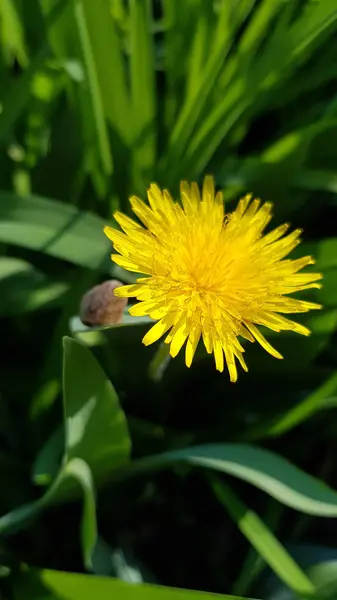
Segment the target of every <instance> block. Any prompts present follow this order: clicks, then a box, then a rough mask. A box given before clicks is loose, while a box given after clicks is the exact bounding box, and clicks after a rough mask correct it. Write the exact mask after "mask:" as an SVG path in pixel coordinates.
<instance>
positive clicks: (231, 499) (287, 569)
mask: <svg viewBox="0 0 337 600" xmlns="http://www.w3.org/2000/svg"><path fill="white" fill-rule="evenodd" d="M208 480H209V482H210V485H211V487H212V489H213V491H214V493H215V495H216V496H217V498H218V500H219V501H220V502H221V504H223V505H224V506H225V508H226V509H227V511H228V513H229V515H230V517H231V518H232V520H233V521H234V523H236V525H237V526H238V528H239V529H240V531H241V532H242V533H243V535H244V536H245V537H246V538H247V540H248V541H249V542H250V543H251V544H252V546H253V547H254V548H255V550H256V551H257V552H258V553H259V554H260V555H261V556H262V557H263V558H264V560H265V561H266V563H267V564H268V565H269V566H270V567H271V568H272V569H273V571H274V573H276V575H278V577H279V578H280V579H281V580H282V581H283V582H284V583H285V584H286V585H288V586H289V587H290V588H291V589H292V590H293V591H294V592H295V593H297V594H300V595H312V594H314V592H315V586H314V585H313V583H312V582H311V581H310V579H309V578H308V577H307V575H306V574H305V573H304V571H302V569H301V568H300V567H299V566H298V565H297V564H296V562H295V561H294V560H293V558H292V557H291V556H290V554H288V552H287V551H286V549H285V548H284V547H283V546H282V544H281V543H280V542H279V541H278V539H277V538H276V537H275V536H274V534H273V533H272V531H271V530H270V529H269V528H268V527H267V526H266V525H265V524H264V523H263V521H262V520H261V519H260V517H259V516H258V515H257V514H256V513H255V512H254V511H253V510H250V509H249V508H248V507H247V506H245V504H244V503H243V502H242V501H241V500H240V499H239V497H238V496H237V495H236V494H235V492H233V490H232V489H231V488H230V487H229V486H228V485H226V484H225V483H224V482H223V481H221V480H220V479H218V478H217V477H215V476H214V475H211V476H209V478H208Z"/></svg>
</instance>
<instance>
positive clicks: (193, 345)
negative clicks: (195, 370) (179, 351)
mask: <svg viewBox="0 0 337 600" xmlns="http://www.w3.org/2000/svg"><path fill="white" fill-rule="evenodd" d="M200 335H201V328H200V327H196V328H195V329H194V330H193V331H192V332H191V333H190V335H189V337H188V340H187V343H186V350H185V363H186V366H187V367H190V366H191V364H192V361H193V358H194V354H195V351H196V349H197V346H198V344H199V340H200Z"/></svg>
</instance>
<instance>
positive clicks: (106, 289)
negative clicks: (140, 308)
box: [80, 279, 128, 327]
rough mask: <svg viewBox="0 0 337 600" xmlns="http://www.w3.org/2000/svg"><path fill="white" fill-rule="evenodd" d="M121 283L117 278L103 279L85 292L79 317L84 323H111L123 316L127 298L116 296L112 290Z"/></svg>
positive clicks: (92, 324)
mask: <svg viewBox="0 0 337 600" xmlns="http://www.w3.org/2000/svg"><path fill="white" fill-rule="evenodd" d="M121 285H123V283H121V282H120V281H118V280H117V279H110V280H109V281H104V282H103V283H101V284H100V285H96V286H95V287H93V288H92V289H91V290H90V291H89V292H87V293H86V294H85V295H84V296H83V298H82V301H81V307H80V319H81V321H82V323H84V325H88V326H89V327H93V326H95V325H113V324H114V323H120V322H121V321H122V318H123V312H124V308H125V307H126V305H127V302H128V301H127V298H117V297H116V296H115V295H114V290H115V289H116V288H117V287H120V286H121Z"/></svg>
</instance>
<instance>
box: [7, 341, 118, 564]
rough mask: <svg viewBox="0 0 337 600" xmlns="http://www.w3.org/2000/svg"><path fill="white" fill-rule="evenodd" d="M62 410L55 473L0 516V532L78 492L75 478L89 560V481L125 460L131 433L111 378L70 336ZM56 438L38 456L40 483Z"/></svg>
mask: <svg viewBox="0 0 337 600" xmlns="http://www.w3.org/2000/svg"><path fill="white" fill-rule="evenodd" d="M64 412H65V454H64V458H63V464H62V466H61V468H60V471H59V473H58V475H57V476H56V478H55V479H54V481H53V483H52V484H51V486H50V487H49V488H48V490H47V491H46V493H45V495H44V496H42V497H41V498H40V499H39V500H37V501H36V502H32V503H30V504H27V505H24V506H21V507H20V508H18V509H16V510H13V511H12V512H10V513H8V514H7V515H4V516H3V517H1V518H0V534H3V535H4V534H11V533H14V532H15V531H17V530H19V529H20V528H22V527H24V526H26V525H27V524H28V523H29V522H30V521H31V520H32V519H33V518H35V517H37V516H38V515H39V514H40V513H41V511H42V510H45V509H46V508H48V506H50V505H52V504H55V503H59V502H63V501H64V500H66V499H69V498H73V497H76V496H77V495H78V489H77V488H78V484H79V485H80V487H81V489H82V493H83V499H84V508H83V517H82V549H83V556H84V561H85V564H86V565H87V566H90V557H91V554H92V551H93V549H94V545H95V542H96V535H97V532H96V516H95V500H94V491H93V486H94V483H93V481H95V484H96V483H101V482H102V481H104V480H106V479H107V478H108V476H109V475H110V474H111V472H112V471H113V469H115V468H116V467H117V466H119V467H120V466H121V465H123V464H125V463H126V462H127V461H128V460H129V455H130V438H129V433H128V429H127V425H126V419H125V416H124V413H123V411H122V410H121V408H120V406H119V402H118V398H117V395H116V393H115V391H114V389H113V387H112V384H111V382H110V381H109V379H108V378H107V377H106V375H105V373H104V372H103V370H102V369H101V367H100V365H99V364H98V363H97V361H96V359H95V358H94V357H93V355H92V354H91V352H90V350H88V348H87V347H86V346H84V345H83V344H82V343H81V342H78V341H76V340H72V339H71V338H64ZM58 442H59V439H58V434H55V436H54V439H53V440H52V441H51V442H50V444H49V447H48V449H47V450H46V451H45V452H44V454H43V455H42V457H41V456H40V458H39V460H38V462H37V467H36V469H37V473H36V472H35V476H36V475H40V483H41V475H42V476H44V478H42V483H44V482H45V479H46V477H47V478H48V475H50V474H52V471H53V469H54V466H55V447H56V454H57V452H58ZM48 451H49V453H48ZM56 460H57V457H56ZM41 466H42V469H41ZM39 469H40V471H39ZM41 471H42V473H41ZM50 472H51V473H50ZM76 482H77V485H75V484H76Z"/></svg>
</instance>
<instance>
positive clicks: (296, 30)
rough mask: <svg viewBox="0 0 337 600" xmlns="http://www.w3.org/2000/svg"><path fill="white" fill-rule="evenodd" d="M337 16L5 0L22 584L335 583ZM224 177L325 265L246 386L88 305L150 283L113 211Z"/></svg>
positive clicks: (2, 546) (4, 449)
mask: <svg viewBox="0 0 337 600" xmlns="http://www.w3.org/2000/svg"><path fill="white" fill-rule="evenodd" d="M336 35H337V1H336V0H213V1H211V0H209V1H207V2H206V0H183V1H182V2H178V0H128V1H127V0H94V1H93V0H29V1H28V0H0V46H1V52H0V160H1V172H0V190H1V191H0V247H1V256H0V318H1V328H2V339H3V342H4V343H3V351H2V360H1V364H0V381H1V389H0V392H1V395H0V481H1V483H0V515H2V516H0V596H1V598H4V599H6V600H7V599H8V600H9V599H12V598H13V599H14V600H19V599H20V600H21V599H22V600H29V599H32V600H33V599H34V600H49V599H50V600H52V599H55V600H56V599H60V600H62V599H67V600H85V599H86V598H93V597H94V596H97V597H99V598H101V599H102V600H104V599H105V598H110V597H112V596H113V595H115V596H116V598H121V600H124V599H125V600H129V599H130V600H142V599H145V598H146V599H149V600H151V599H152V598H153V600H157V599H158V600H166V599H168V598H170V599H171V598H172V599H173V600H175V599H176V600H198V598H199V599H200V600H211V598H215V597H218V596H214V594H220V596H219V597H221V598H234V597H236V598H237V599H239V598H246V597H248V596H251V597H254V598H256V599H262V598H263V599H268V600H293V599H295V598H312V599H313V598H325V599H328V598H330V599H331V600H333V599H335V598H336V595H337V567H336V564H337V563H336V560H337V545H336V534H337V528H336V517H337V491H335V489H336V490H337V470H336V467H337V463H336V435H337V420H336V421H335V418H336V415H337V353H336V326H337V225H336V223H337V202H336V192H337V170H336V164H337V143H336V139H337V50H336V43H335V40H336ZM206 172H209V173H213V174H214V176H215V179H216V183H217V185H218V187H219V188H222V189H223V190H224V194H225V199H226V202H227V203H228V205H229V207H230V206H231V202H233V201H235V200H237V198H238V197H239V196H240V194H243V193H246V192H247V191H252V192H253V193H254V194H255V195H258V196H261V197H262V198H263V199H264V200H271V201H272V202H273V203H274V212H275V218H274V224H275V225H277V224H278V223H280V222H281V221H283V220H286V221H288V220H290V221H291V222H292V224H293V225H294V226H301V227H303V228H304V240H305V241H304V244H303V245H302V247H300V249H299V253H300V255H304V254H307V253H310V254H313V255H314V256H315V257H316V259H317V264H318V268H319V269H320V270H321V271H322V272H323V273H324V288H323V289H322V290H321V291H319V292H317V293H316V294H312V293H311V295H308V298H310V297H315V298H316V299H317V300H318V301H319V302H321V303H322V304H323V305H324V310H323V311H321V312H320V313H319V314H315V315H308V316H305V317H303V321H305V322H306V323H307V324H308V326H309V327H310V329H311V330H312V335H311V337H310V338H309V339H303V338H297V337H296V336H295V335H294V334H292V333H289V334H288V333H284V334H282V335H279V336H278V337H277V340H276V345H277V348H278V349H279V350H280V351H281V352H282V354H284V356H285V360H284V361H282V362H279V361H274V360H273V359H272V358H271V357H269V356H268V355H266V354H265V353H263V351H262V350H261V349H259V348H255V347H254V346H253V347H251V348H249V359H248V362H249V373H248V375H244V374H243V373H242V374H241V377H240V380H239V382H238V383H237V384H235V386H233V385H232V384H230V383H229V382H228V380H227V377H226V375H219V373H216V372H215V371H214V367H213V364H212V359H211V358H209V357H208V356H206V355H205V353H204V352H203V351H202V349H200V350H199V351H198V353H197V357H196V360H195V363H194V365H193V367H192V368H191V369H190V370H187V369H186V368H185V367H184V365H183V360H182V359H181V358H180V357H178V358H177V359H175V360H174V361H171V362H168V361H167V359H165V357H164V355H163V353H162V349H161V346H160V345H158V346H157V347H149V348H145V347H144V346H142V344H141V338H142V336H143V334H144V331H145V330H146V327H147V325H146V319H145V320H142V319H133V318H131V317H125V318H124V320H123V324H122V325H118V326H115V327H112V328H110V329H99V328H98V329H93V330H88V329H87V328H85V327H83V326H81V324H80V323H79V319H78V317H77V314H78V307H79V303H80V300H81V297H82V294H83V293H84V292H85V291H87V290H88V289H89V288H91V287H92V286H93V285H94V284H96V283H98V282H100V281H102V280H104V279H106V278H108V277H112V276H113V277H117V278H118V279H121V280H122V281H125V282H128V281H132V277H133V276H132V275H131V274H130V273H126V272H124V271H123V270H122V269H120V268H118V267H116V266H114V265H113V264H112V263H111V261H110V259H109V252H110V247H109V246H110V245H109V243H108V242H107V241H106V239H105V238H104V235H103V232H102V228H103V226H104V224H107V223H108V222H109V221H110V220H111V214H112V212H113V210H115V209H116V208H119V209H121V210H123V211H124V212H127V213H128V212H129V206H128V195H129V194H132V193H137V194H139V195H141V196H144V194H145V190H146V187H147V185H148V184H149V183H150V182H151V181H156V182H157V183H158V184H160V185H163V186H165V187H167V188H169V189H170V190H171V191H172V192H173V193H176V192H177V190H178V185H179V180H180V179H181V178H184V179H194V180H196V181H198V182H200V181H201V179H202V177H203V175H204V174H205V173H206ZM273 335H275V334H272V333H271V334H270V336H271V337H272V336H273ZM62 338H63V345H62ZM62 363H63V376H62ZM62 400H63V408H62ZM295 465H296V466H295ZM93 575H96V577H93ZM131 584H137V585H131ZM174 588H177V589H174ZM178 588H180V589H178ZM195 590H203V592H202V593H199V592H197V591H195ZM226 594H227V595H226ZM228 594H232V596H230V595H228Z"/></svg>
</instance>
